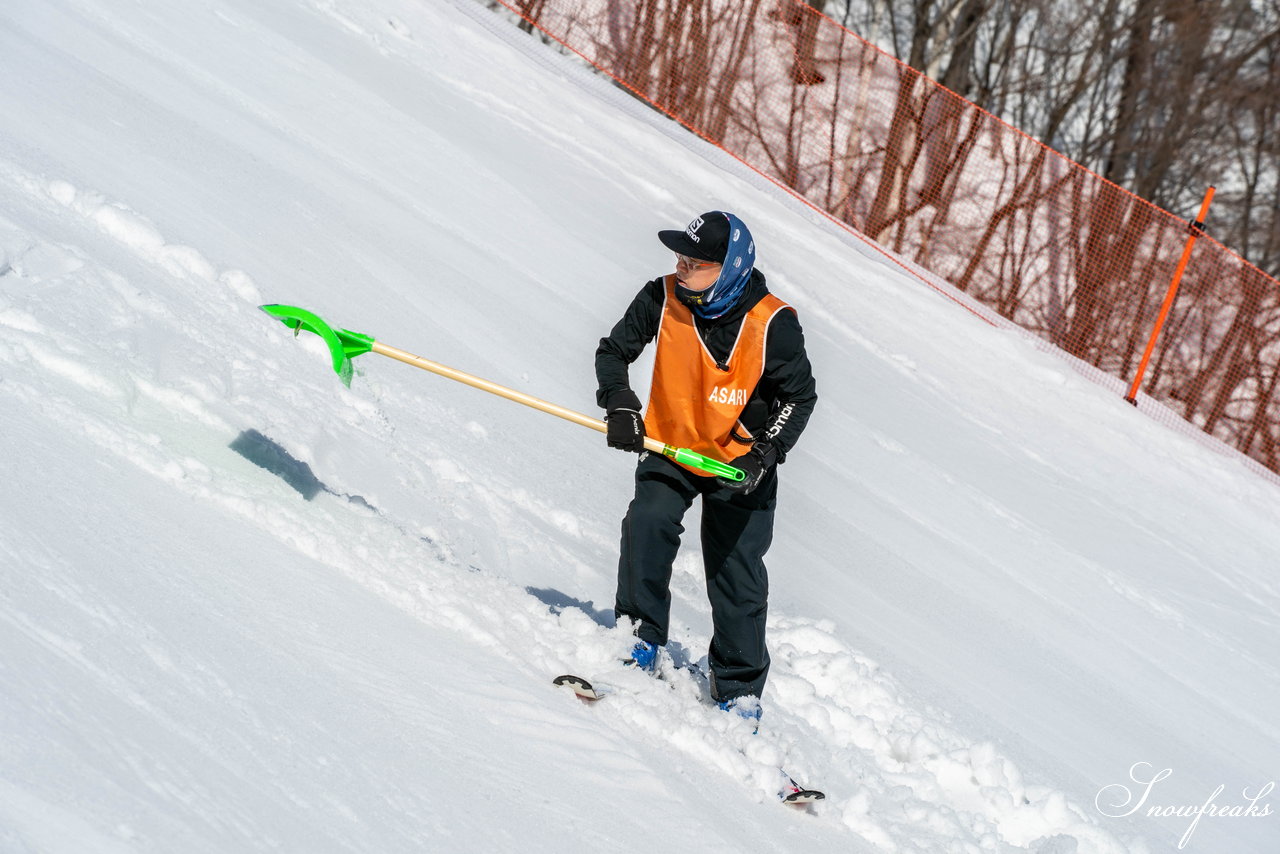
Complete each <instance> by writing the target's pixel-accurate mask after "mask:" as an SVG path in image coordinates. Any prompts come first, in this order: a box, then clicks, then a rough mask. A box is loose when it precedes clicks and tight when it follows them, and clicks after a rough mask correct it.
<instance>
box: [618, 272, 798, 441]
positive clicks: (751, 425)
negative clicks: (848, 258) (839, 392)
mask: <svg viewBox="0 0 1280 854" xmlns="http://www.w3.org/2000/svg"><path fill="white" fill-rule="evenodd" d="M665 290H666V286H665V285H664V284H663V280H662V279H661V278H658V279H654V280H653V281H652V282H649V283H648V284H646V285H645V286H644V287H643V288H641V289H640V293H638V294H637V295H636V298H635V299H633V300H632V301H631V305H629V306H627V311H626V313H625V314H623V316H622V319H621V320H619V321H618V322H617V324H615V325H614V327H613V330H612V331H611V332H610V333H609V335H608V336H607V337H605V338H601V339H600V346H599V347H598V348H597V349H596V380H597V381H598V382H599V384H600V388H599V389H598V390H597V391H596V402H597V403H598V404H599V405H600V406H601V407H602V408H604V409H605V410H606V411H607V410H612V409H618V408H626V409H635V410H637V411H639V410H640V398H639V397H637V396H636V393H635V392H634V391H632V390H631V382H630V379H629V377H628V374H627V368H628V366H629V365H630V364H631V363H632V362H634V361H635V360H636V359H637V358H639V356H640V353H641V352H642V351H643V350H644V348H645V347H646V346H648V344H649V342H650V341H652V340H653V339H654V338H655V337H656V336H657V334H658V324H659V322H660V321H661V320H662V305H663V301H664V299H665ZM767 293H769V289H768V287H766V285H765V280H764V274H763V273H761V272H760V271H759V270H755V271H753V272H752V274H751V281H750V282H748V283H747V288H746V290H745V291H744V292H743V295H742V299H741V300H740V301H739V302H738V305H737V306H735V307H734V308H733V309H732V310H731V311H729V312H728V313H727V314H725V315H724V316H723V317H718V318H716V319H715V320H702V319H701V318H697V316H696V315H695V324H696V325H697V328H698V334H699V335H701V336H702V341H703V343H704V344H706V345H707V350H708V351H709V352H710V353H711V355H712V356H713V357H714V358H715V360H716V361H717V362H718V363H724V362H725V361H727V360H728V358H729V355H730V353H731V352H732V350H733V345H734V342H735V341H737V340H738V330H739V329H741V328H742V318H743V317H745V316H746V314H747V312H748V311H750V310H751V309H752V308H753V307H754V306H755V304H756V303H758V302H759V301H760V300H761V299H762V298H763V297H764V296H765V295H766V294H767ZM815 388H816V386H815V383H814V381H813V373H812V371H811V369H810V366H809V357H808V356H807V355H806V354H805V349H804V333H803V331H802V330H801V329H800V321H799V319H798V318H797V317H796V314H795V312H793V311H782V312H779V313H778V315H777V316H776V317H775V318H774V319H773V322H772V323H770V324H769V333H768V338H767V339H766V341H765V360H764V375H763V376H762V377H761V378H760V382H759V383H758V384H757V385H756V388H755V391H754V392H753V393H752V396H751V399H750V400H749V401H747V408H746V409H745V410H744V411H743V413H742V419H741V420H742V425H743V426H744V427H745V428H746V429H747V430H748V431H750V433H751V435H752V436H754V437H756V438H757V439H760V440H761V441H766V442H768V443H769V444H770V445H772V446H773V448H775V449H776V450H777V453H778V461H779V462H781V461H782V460H783V458H785V457H786V454H787V452H788V451H790V450H791V448H792V447H793V446H794V445H795V443H796V440H797V439H799V438H800V433H801V432H803V430H804V428H805V425H806V424H808V423H809V416H810V415H812V414H813V407H814V406H815V405H816V404H817V402H818V394H817V391H816V390H815Z"/></svg>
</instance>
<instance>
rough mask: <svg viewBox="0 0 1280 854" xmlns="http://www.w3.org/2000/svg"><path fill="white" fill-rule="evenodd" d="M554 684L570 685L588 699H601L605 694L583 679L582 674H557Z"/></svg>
mask: <svg viewBox="0 0 1280 854" xmlns="http://www.w3.org/2000/svg"><path fill="white" fill-rule="evenodd" d="M551 682H552V684H555V685H561V686H568V687H569V688H571V689H572V690H573V693H575V694H577V695H578V697H579V698H581V699H583V700H587V701H593V700H599V699H600V698H601V697H602V696H604V695H603V694H601V693H600V692H599V691H597V690H596V689H595V688H593V687H592V685H591V683H590V682H588V681H587V680H585V679H583V678H582V677H581V676H573V675H572V674H568V673H566V674H565V675H563V676H557V677H556V678H555V679H552V680H551Z"/></svg>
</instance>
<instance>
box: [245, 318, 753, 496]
mask: <svg viewBox="0 0 1280 854" xmlns="http://www.w3.org/2000/svg"><path fill="white" fill-rule="evenodd" d="M260 308H261V309H262V310H263V311H265V312H266V313H267V314H269V315H271V316H272V317H275V318H277V319H278V320H280V322H282V323H283V324H284V325H285V326H288V327H289V328H290V329H292V330H293V334H294V335H297V334H298V333H299V332H301V331H302V330H304V329H305V330H306V331H308V332H314V333H315V334H316V335H319V336H320V337H321V338H322V339H323V340H324V343H325V344H326V345H328V347H329V355H330V357H331V358H332V359H333V370H334V373H336V374H337V375H338V376H339V377H341V378H342V382H343V383H344V384H345V385H347V386H350V385H351V360H352V359H354V358H355V357H356V356H360V355H363V354H365V353H368V352H374V353H378V354H379V355H382V356H389V357H390V358H392V359H395V360H397V361H400V362H404V363H405V364H407V365H413V366H414V367H415V368H422V370H424V371H431V373H433V374H439V375H440V376H442V377H448V378H449V379H451V380H457V381H458V382H460V383H466V384H467V385H469V386H473V387H474V388H478V389H480V390H481V391H487V392H489V393H490V394H496V395H498V396H499V397H505V398H506V399H507V400H514V401H515V402H516V403H523V404H524V405H525V406H531V407H533V408H534V409H540V410H542V411H543V412H546V413H549V414H551V415H555V416H557V417H559V418H563V419H565V420H566V421H572V422H574V423H575V424H581V425H582V426H583V427H590V428H591V429H592V430H595V431H597V432H599V433H608V432H609V428H608V427H607V426H606V425H605V423H604V422H603V421H601V420H600V419H598V418H591V417H589V416H587V415H582V414H581V413H578V412H574V411H573V410H572V409H565V408H564V407H563V406H557V405H555V404H554V403H548V402H547V401H545V400H540V399H538V398H536V397H532V396H530V395H527V394H524V393H523V392H519V391H516V390H514V389H510V388H507V387H506V386H500V385H498V384H497V383H494V382H490V381H489V380H486V379H481V378H480V377H477V376H473V375H471V374H467V373H463V372H462V371H459V370H455V369H453V368H450V367H448V366H447V365H442V364H440V363H439V362H433V361H431V360H430V359H424V358H422V357H421V356H415V355H413V354H412V353H408V352H405V351H404V350H400V349H397V348H395V347H391V346H389V345H387V344H383V343H382V342H381V341H375V340H374V339H373V337H372V336H370V335H362V334H361V333H359V332H352V331H351V330H349V329H334V328H333V327H332V326H330V325H329V324H327V323H325V322H324V321H323V320H321V319H320V318H319V317H317V316H316V315H315V314H312V313H311V312H309V311H307V310H306V309H304V308H298V307H296V306H292V305H264V306H260ZM644 446H645V448H646V449H647V450H650V451H653V452H654V453H655V454H662V455H663V456H664V457H670V458H671V459H673V460H675V461H676V462H678V463H683V464H684V465H687V466H692V467H694V468H697V469H700V470H702V471H704V472H706V473H708V474H713V475H716V476H717V477H723V478H725V479H726V480H732V481H741V480H744V479H745V478H746V474H744V473H743V472H742V471H741V470H739V469H736V468H734V467H733V466H731V465H726V464H725V463H722V462H720V461H719V460H713V459H711V458H710V457H705V456H703V455H702V454H699V453H698V452H696V451H691V450H689V449H688V448H673V447H671V446H670V445H666V444H663V443H662V442H659V441H658V440H657V439H654V438H652V437H648V436H646V437H645V440H644Z"/></svg>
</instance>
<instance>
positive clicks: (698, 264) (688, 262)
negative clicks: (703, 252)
mask: <svg viewBox="0 0 1280 854" xmlns="http://www.w3.org/2000/svg"><path fill="white" fill-rule="evenodd" d="M676 263H677V264H683V265H684V266H685V267H687V268H688V269H690V270H710V269H711V268H712V267H719V266H720V264H719V262H717V261H704V260H703V259H701V258H690V257H689V256H688V255H681V254H680V253H679V252H677V253H676Z"/></svg>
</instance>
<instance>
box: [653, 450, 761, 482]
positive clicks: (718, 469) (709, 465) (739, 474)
mask: <svg viewBox="0 0 1280 854" xmlns="http://www.w3.org/2000/svg"><path fill="white" fill-rule="evenodd" d="M662 453H663V456H667V457H671V458H672V459H674V460H675V461H676V462H678V463H682V464H684V465H686V466H693V467H694V468H696V469H702V470H703V471H705V472H707V473H709V474H713V475H715V476H716V477H722V478H724V479H725V480H731V481H733V482H734V483H738V482H740V481H744V480H746V479H747V473H746V472H744V471H742V470H741V469H736V468H734V467H733V466H731V465H729V464H728V463H722V462H720V461H719V460H713V459H711V458H710V457H704V456H703V455H702V454H699V453H698V452H697V451H691V450H689V449H688V448H673V447H671V446H670V445H666V446H665V447H663V449H662Z"/></svg>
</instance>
